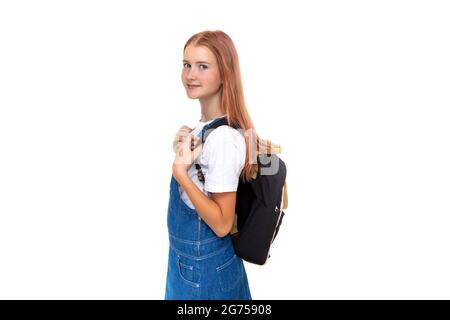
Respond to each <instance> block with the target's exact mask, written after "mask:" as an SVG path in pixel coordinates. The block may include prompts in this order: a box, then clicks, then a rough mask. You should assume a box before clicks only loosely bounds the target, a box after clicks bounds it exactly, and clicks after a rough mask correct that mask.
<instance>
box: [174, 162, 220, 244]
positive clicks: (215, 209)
mask: <svg viewBox="0 0 450 320" xmlns="http://www.w3.org/2000/svg"><path fill="white" fill-rule="evenodd" d="M174 178H175V179H176V180H177V181H178V183H179V184H180V186H181V188H183V190H184V191H185V192H186V193H187V195H188V196H189V199H190V200H191V202H192V204H193V205H194V207H195V209H196V210H197V213H198V214H199V216H200V217H201V218H202V219H203V221H205V222H206V224H208V226H209V227H210V228H211V229H212V230H213V231H214V233H216V234H217V235H218V236H219V237H223V236H225V235H226V234H228V232H226V231H225V230H226V229H227V226H226V223H225V221H224V217H223V214H222V211H221V209H220V207H219V205H218V204H217V203H216V202H215V201H214V200H211V199H210V198H208V197H207V196H206V195H205V194H204V193H203V192H202V191H201V190H200V189H199V188H198V187H197V185H196V184H195V183H194V182H193V181H192V179H191V178H190V177H189V175H188V174H187V172H186V171H184V170H180V171H177V170H176V169H175V170H174Z"/></svg>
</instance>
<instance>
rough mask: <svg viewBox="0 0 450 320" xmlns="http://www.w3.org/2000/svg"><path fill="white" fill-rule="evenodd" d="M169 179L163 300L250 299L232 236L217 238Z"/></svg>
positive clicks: (241, 262)
mask: <svg viewBox="0 0 450 320" xmlns="http://www.w3.org/2000/svg"><path fill="white" fill-rule="evenodd" d="M178 187H179V184H178V181H176V179H175V178H174V177H173V176H172V178H171V181H170V198H169V206H168V212H167V227H168V231H169V244H170V247H169V261H168V270H167V278H166V292H165V299H166V300H195V299H203V300H251V299H252V298H251V294H250V288H249V285H248V280H247V274H246V272H245V268H244V264H243V261H242V259H241V258H240V257H238V256H237V255H236V254H235V252H234V247H233V243H232V240H231V235H230V234H228V235H227V236H225V237H222V238H221V237H218V236H217V235H216V234H215V233H214V231H212V229H211V228H210V227H209V226H208V225H207V224H206V223H205V222H204V221H203V220H202V219H201V218H200V216H199V215H198V213H197V211H196V210H194V209H191V208H190V207H189V206H188V205H187V204H186V203H185V202H184V201H183V199H181V197H180V193H179V189H178Z"/></svg>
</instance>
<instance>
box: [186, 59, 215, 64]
mask: <svg viewBox="0 0 450 320" xmlns="http://www.w3.org/2000/svg"><path fill="white" fill-rule="evenodd" d="M183 62H189V60H183ZM197 63H206V64H210V63H209V62H208V61H197Z"/></svg>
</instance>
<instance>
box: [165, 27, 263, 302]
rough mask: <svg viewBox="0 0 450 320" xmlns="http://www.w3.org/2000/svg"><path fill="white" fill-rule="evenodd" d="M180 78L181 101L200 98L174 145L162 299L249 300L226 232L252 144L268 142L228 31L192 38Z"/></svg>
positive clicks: (250, 166)
mask: <svg viewBox="0 0 450 320" xmlns="http://www.w3.org/2000/svg"><path fill="white" fill-rule="evenodd" d="M181 80H182V82H183V85H184V87H185V89H186V92H187V95H188V97H189V98H190V99H198V100H199V101H200V106H201V119H200V120H199V122H198V124H197V126H196V127H195V128H193V129H191V128H189V127H187V126H183V127H181V128H180V129H179V131H178V132H177V133H176V135H175V139H174V142H173V148H174V151H175V154H176V155H175V160H174V163H173V165H172V179H171V183H170V199H169V206H168V216H167V225H168V231H169V243H170V249H169V261H168V271H167V279H166V292H165V299H240V300H244V299H248V300H250V299H251V293H250V288H249V285H248V280H247V275H246V272H245V268H244V264H243V261H242V259H241V258H239V257H238V256H236V254H235V252H234V249H233V244H232V240H231V235H230V231H231V229H232V227H233V222H234V217H235V213H234V212H235V204H236V190H237V187H238V182H239V179H240V178H242V179H244V180H249V179H250V178H251V177H254V176H255V174H256V170H257V165H255V163H256V157H255V155H254V154H252V152H250V151H251V150H250V146H251V141H252V139H256V140H253V141H257V143H260V144H261V145H263V146H264V145H267V143H270V142H269V141H262V140H259V138H258V136H257V135H256V134H255V133H254V128H253V123H252V121H251V119H250V116H249V114H248V112H247V109H246V107H245V103H244V96H243V90H242V83H241V78H240V69H239V61H238V55H237V52H236V49H235V46H234V44H233V42H232V40H231V39H230V37H229V36H228V35H227V34H225V33H224V32H222V31H204V32H200V33H197V34H195V35H193V36H192V37H191V38H190V39H189V40H188V41H187V43H186V44H185V46H184V50H183V70H182V73H181ZM222 117H226V118H227V120H228V124H229V125H222V126H220V127H218V128H217V129H215V130H214V131H212V132H211V134H209V135H208V138H207V139H206V141H205V142H204V144H203V145H202V144H201V143H200V144H199V146H198V147H196V148H193V147H192V145H193V143H195V142H198V139H199V137H198V136H201V132H202V130H203V132H205V130H207V129H208V127H209V126H211V125H212V124H213V123H214V122H215V121H218V120H219V119H220V118H222ZM235 128H240V129H239V130H238V129H235ZM242 132H246V133H245V135H244V134H243V133H242ZM248 132H251V134H248ZM194 161H195V162H196V163H197V165H196V166H194V165H193V163H194ZM198 169H200V170H198Z"/></svg>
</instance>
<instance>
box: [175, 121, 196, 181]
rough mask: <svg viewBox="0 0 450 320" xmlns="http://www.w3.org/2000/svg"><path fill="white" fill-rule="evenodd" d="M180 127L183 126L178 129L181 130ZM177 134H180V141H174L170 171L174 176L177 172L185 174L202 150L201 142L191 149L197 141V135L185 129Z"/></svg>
mask: <svg viewBox="0 0 450 320" xmlns="http://www.w3.org/2000/svg"><path fill="white" fill-rule="evenodd" d="M182 129H183V127H182V128H181V129H180V131H182ZM180 131H179V133H180ZM191 131H192V130H191ZM177 135H178V136H180V138H179V140H180V141H179V142H177V143H174V151H175V159H174V161H173V165H172V173H173V174H174V176H175V177H177V176H178V175H179V174H185V173H186V172H187V171H188V169H189V168H190V167H191V165H192V164H193V163H194V161H195V159H197V157H198V156H199V155H200V153H201V152H202V144H201V143H200V144H199V145H198V146H197V147H196V148H195V149H193V150H192V148H193V146H194V145H195V144H197V143H198V140H199V138H198V137H197V136H195V135H193V134H191V133H186V132H185V131H184V133H180V134H178V133H177Z"/></svg>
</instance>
